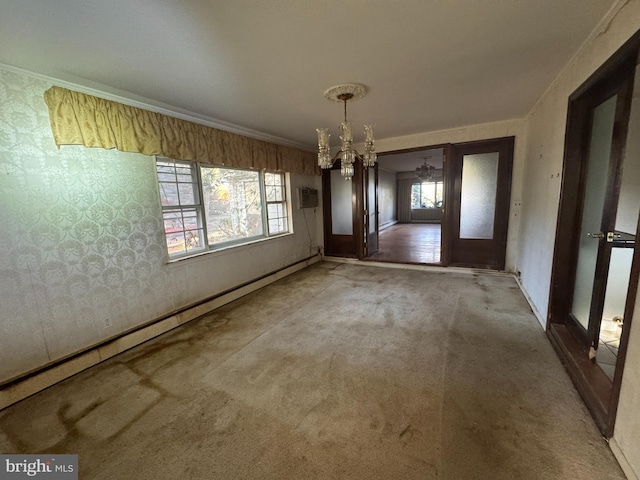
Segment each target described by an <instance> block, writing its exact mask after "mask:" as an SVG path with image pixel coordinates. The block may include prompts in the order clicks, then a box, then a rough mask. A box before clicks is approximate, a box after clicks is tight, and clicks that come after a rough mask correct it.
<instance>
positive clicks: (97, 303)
mask: <svg viewBox="0 0 640 480" xmlns="http://www.w3.org/2000/svg"><path fill="white" fill-rule="evenodd" d="M50 86H51V82H50V81H46V80H43V79H41V78H38V77H32V76H30V75H26V74H20V73H16V72H13V71H8V70H3V69H0V204H1V205H2V207H1V208H0V232H1V233H0V238H1V242H0V243H1V244H2V248H0V304H1V305H2V308H0V326H1V328H2V331H1V335H0V382H3V381H6V380H8V379H11V378H14V377H16V376H19V375H22V374H24V373H26V372H29V371H31V370H33V369H36V368H38V367H41V366H43V365H46V364H48V363H50V362H52V361H55V360H58V359H61V358H64V357H66V356H69V355H72V354H74V353H76V352H78V351H80V350H82V349H85V348H87V347H89V346H92V345H95V344H97V343H100V342H101V341H103V340H105V339H108V338H111V337H114V336H116V335H118V334H120V333H122V332H124V331H127V330H129V329H132V328H134V327H136V326H139V325H141V324H144V323H146V322H149V321H151V320H153V319H155V318H157V317H160V316H163V315H166V314H168V313H170V312H173V311H175V310H177V309H180V308H183V307H185V306H188V305H190V304H193V303H196V302H199V301H201V300H203V299H205V298H207V297H210V296H212V295H215V294H217V293H220V292H223V291H225V290H228V289H231V288H233V287H235V286H238V285H241V284H244V283H246V282H248V281H250V280H253V279H256V278H258V277H261V276H263V275H265V274H268V273H270V272H273V271H275V270H278V269H281V268H283V267H285V266H288V265H290V264H292V263H295V262H297V261H299V260H302V259H304V258H307V257H309V256H310V255H313V254H315V253H316V252H317V247H318V238H320V237H319V224H320V220H321V219H320V217H321V210H320V208H318V209H315V210H314V209H305V210H300V209H298V208H297V205H296V203H295V202H294V205H293V228H294V232H295V233H294V234H293V235H288V236H284V237H279V238H274V239H270V240H266V241H263V242H260V243H256V244H253V245H249V246H245V247H238V248H234V249H229V250H226V251H222V252H218V253H213V254H208V255H203V256H200V257H197V258H192V259H188V260H183V261H179V262H176V263H171V264H167V263H166V253H165V252H166V250H165V246H164V239H163V231H162V222H161V209H160V202H159V197H158V186H157V180H156V174H155V163H154V158H152V157H148V156H144V155H139V154H128V153H121V152H118V151H115V150H112V151H108V150H103V149H89V148H85V147H81V146H63V147H61V148H60V149H58V148H56V146H55V144H54V142H53V138H52V135H51V127H50V125H49V116H48V111H47V108H46V105H45V103H44V99H43V93H44V91H45V90H46V89H47V88H49V87H50ZM291 183H292V192H295V188H296V187H298V186H309V187H313V188H318V189H319V188H320V177H315V176H304V175H291ZM106 319H109V323H110V326H106V324H105V320H106Z"/></svg>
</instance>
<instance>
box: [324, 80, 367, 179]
mask: <svg viewBox="0 0 640 480" xmlns="http://www.w3.org/2000/svg"><path fill="white" fill-rule="evenodd" d="M366 94H367V88H366V87H365V86H364V85H360V84H357V83H345V84H343V85H336V86H335V87H331V88H329V89H327V90H326V91H325V92H324V97H325V98H326V99H327V100H332V101H334V102H343V103H344V122H342V123H341V124H340V131H341V132H342V135H340V140H342V144H341V146H340V150H339V151H338V152H337V153H336V154H335V155H334V156H333V158H332V157H331V152H330V150H331V147H330V145H329V137H330V136H331V134H330V133H329V129H328V128H316V132H318V165H319V166H320V168H325V169H326V168H331V167H332V166H333V164H334V162H335V161H336V160H337V159H340V173H341V174H342V176H343V177H344V178H345V180H350V179H351V177H353V174H354V163H355V161H356V160H360V161H361V162H362V165H363V166H364V168H367V167H373V166H374V165H375V163H376V159H377V158H378V156H377V155H376V151H375V148H374V146H373V142H374V139H373V125H371V124H365V125H364V137H365V138H364V155H360V154H359V153H358V152H357V151H356V150H355V149H354V148H353V146H352V144H353V135H352V134H351V124H350V123H349V122H348V121H347V102H348V101H349V100H358V99H360V98H362V97H364V96H365V95H366Z"/></svg>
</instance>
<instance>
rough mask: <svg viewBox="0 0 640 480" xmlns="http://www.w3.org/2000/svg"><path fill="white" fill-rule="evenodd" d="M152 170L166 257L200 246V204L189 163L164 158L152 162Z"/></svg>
mask: <svg viewBox="0 0 640 480" xmlns="http://www.w3.org/2000/svg"><path fill="white" fill-rule="evenodd" d="M156 170H157V172H158V183H159V187H160V203H161V205H162V219H163V222H164V234H165V237H166V239H167V250H168V251H169V256H170V257H171V256H176V255H183V254H187V253H192V252H197V251H199V250H202V249H204V229H203V226H202V205H201V203H200V193H199V189H198V179H197V176H196V171H195V169H194V168H193V165H192V164H190V163H188V162H175V161H173V160H168V159H164V160H158V161H156Z"/></svg>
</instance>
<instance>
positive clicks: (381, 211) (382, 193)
mask: <svg viewBox="0 0 640 480" xmlns="http://www.w3.org/2000/svg"><path fill="white" fill-rule="evenodd" d="M397 209H398V202H397V198H396V174H395V172H390V171H388V170H384V169H382V168H380V167H378V225H379V226H380V228H384V227H386V226H389V225H393V224H394V223H396V222H397V221H398V216H397Z"/></svg>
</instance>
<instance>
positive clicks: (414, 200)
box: [411, 183, 421, 208]
mask: <svg viewBox="0 0 640 480" xmlns="http://www.w3.org/2000/svg"><path fill="white" fill-rule="evenodd" d="M420 195H421V193H420V184H419V183H414V184H413V185H411V208H420Z"/></svg>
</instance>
